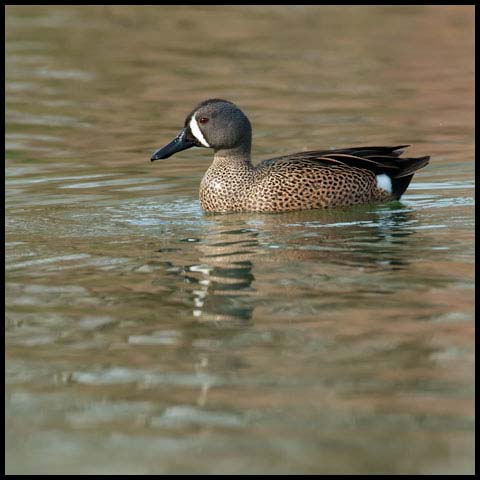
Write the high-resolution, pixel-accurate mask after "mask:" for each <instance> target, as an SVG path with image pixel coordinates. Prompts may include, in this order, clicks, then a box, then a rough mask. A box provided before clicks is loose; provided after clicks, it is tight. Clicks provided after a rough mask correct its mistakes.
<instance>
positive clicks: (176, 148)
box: [150, 128, 196, 162]
mask: <svg viewBox="0 0 480 480" xmlns="http://www.w3.org/2000/svg"><path fill="white" fill-rule="evenodd" d="M195 146H196V143H195V141H193V140H189V139H188V138H187V129H186V128H183V129H182V130H181V131H180V133H179V134H178V135H177V136H176V137H175V138H174V139H173V140H172V141H171V142H170V143H169V144H168V145H165V146H164V147H162V148H160V149H159V150H157V151H156V152H155V153H154V154H153V155H152V157H151V158H150V161H152V162H153V161H154V160H161V159H164V158H168V157H171V156H172V155H173V154H174V153H177V152H181V151H182V150H186V149H187V148H192V147H195Z"/></svg>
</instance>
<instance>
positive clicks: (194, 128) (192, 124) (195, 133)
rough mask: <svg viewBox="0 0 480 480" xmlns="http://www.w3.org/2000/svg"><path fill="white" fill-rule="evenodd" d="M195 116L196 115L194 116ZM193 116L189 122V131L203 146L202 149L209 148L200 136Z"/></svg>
mask: <svg viewBox="0 0 480 480" xmlns="http://www.w3.org/2000/svg"><path fill="white" fill-rule="evenodd" d="M195 115H196V114H195ZM195 115H193V116H192V119H191V120H190V130H191V131H192V133H193V136H194V137H195V138H196V139H197V140H198V141H199V142H200V143H201V144H202V145H203V146H204V147H210V145H209V144H208V143H207V141H206V140H205V137H204V136H203V134H202V131H201V130H200V127H199V126H198V123H197V121H196V120H195Z"/></svg>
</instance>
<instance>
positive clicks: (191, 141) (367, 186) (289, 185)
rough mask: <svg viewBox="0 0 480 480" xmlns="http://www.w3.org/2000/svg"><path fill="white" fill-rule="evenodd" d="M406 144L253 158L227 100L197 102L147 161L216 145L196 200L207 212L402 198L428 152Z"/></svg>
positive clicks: (243, 122) (237, 113)
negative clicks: (415, 153)
mask: <svg viewBox="0 0 480 480" xmlns="http://www.w3.org/2000/svg"><path fill="white" fill-rule="evenodd" d="M409 146H410V145H399V146H393V147H378V146H374V147H350V148H340V149H330V150H312V151H304V152H298V153H293V154H289V155H283V156H280V157H276V158H270V159H267V160H263V161H260V162H259V163H257V164H256V165H255V164H253V163H252V158H251V149H252V126H251V123H250V121H249V119H248V117H247V116H246V115H245V114H244V113H243V112H242V110H240V108H239V107H238V106H237V105H236V104H234V103H233V102H231V101H228V100H223V99H219V98H211V99H208V100H205V101H203V102H201V103H199V104H198V105H197V106H196V107H195V108H194V109H193V110H192V111H191V112H190V113H189V114H188V115H187V117H186V119H185V123H184V126H183V128H182V129H181V130H180V132H179V133H178V135H177V136H176V137H175V138H174V139H173V140H172V141H171V142H170V143H168V144H167V145H165V146H163V147H162V148H160V149H158V150H156V151H155V152H154V153H153V155H152V156H151V158H150V160H151V161H152V162H153V161H156V160H161V159H166V158H169V157H170V156H172V155H174V154H176V153H178V152H181V151H183V150H186V149H189V148H192V147H200V148H210V149H212V150H213V162H212V163H211V165H210V166H209V168H208V169H207V171H206V172H205V174H204V176H203V179H202V181H201V183H200V192H199V198H200V205H201V208H202V209H203V211H205V212H209V213H233V212H261V213H275V212H288V211H294V210H312V209H325V208H341V207H350V206H353V205H359V204H368V203H376V202H387V201H391V200H399V199H400V197H401V196H402V195H403V193H404V192H405V190H406V189H407V187H408V186H409V184H410V181H411V180H412V178H413V175H414V173H415V172H416V171H417V170H419V169H421V168H423V167H425V166H426V165H428V163H429V161H430V157H429V156H422V157H416V158H408V157H401V155H402V154H403V153H404V152H405V149H406V148H407V147H409Z"/></svg>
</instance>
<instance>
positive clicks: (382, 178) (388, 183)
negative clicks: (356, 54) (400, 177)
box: [377, 173, 392, 193]
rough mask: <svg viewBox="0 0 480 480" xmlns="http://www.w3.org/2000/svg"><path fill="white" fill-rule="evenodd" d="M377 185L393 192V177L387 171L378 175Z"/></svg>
mask: <svg viewBox="0 0 480 480" xmlns="http://www.w3.org/2000/svg"><path fill="white" fill-rule="evenodd" d="M377 187H378V188H380V189H381V190H385V191H386V192H388V193H392V179H391V178H390V177H389V176H388V175H387V174H386V173H382V174H381V175H377Z"/></svg>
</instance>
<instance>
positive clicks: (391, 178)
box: [243, 145, 429, 212]
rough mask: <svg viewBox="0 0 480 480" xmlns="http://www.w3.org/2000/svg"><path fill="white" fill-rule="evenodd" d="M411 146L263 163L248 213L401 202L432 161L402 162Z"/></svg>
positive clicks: (315, 154) (248, 202)
mask: <svg viewBox="0 0 480 480" xmlns="http://www.w3.org/2000/svg"><path fill="white" fill-rule="evenodd" d="M405 147H406V146H405V145H402V146H397V147H357V148H348V149H338V150H322V151H309V152H299V153H295V154H292V155H286V156H283V157H278V158H272V159H268V160H264V161H262V162H260V163H259V164H258V165H257V166H256V167H255V170H256V174H255V176H254V179H255V180H254V185H253V186H252V188H251V190H250V192H249V195H248V197H247V198H245V204H244V205H243V209H244V210H253V211H263V212H275V211H291V210H300V209H302V210H304V209H313V208H333V207H342V206H351V205H355V204H360V203H369V202H378V201H385V200H390V199H398V198H400V197H401V195H402V194H403V193H404V191H405V190H406V189H407V187H408V184H409V183H410V180H411V179H412V177H413V174H414V172H415V171H416V170H418V169H419V168H422V167H424V166H425V165H427V163H428V161H429V157H421V158H400V155H401V154H402V153H403V149H404V148H405Z"/></svg>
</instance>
